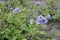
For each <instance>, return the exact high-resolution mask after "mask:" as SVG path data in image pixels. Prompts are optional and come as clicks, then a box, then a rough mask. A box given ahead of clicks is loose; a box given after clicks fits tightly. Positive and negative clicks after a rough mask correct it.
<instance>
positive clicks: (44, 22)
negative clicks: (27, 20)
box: [37, 15, 48, 24]
mask: <svg viewBox="0 0 60 40" xmlns="http://www.w3.org/2000/svg"><path fill="white" fill-rule="evenodd" d="M47 22H48V20H47V19H46V18H45V17H43V16H42V15H39V16H38V19H37V24H46V23H47Z"/></svg>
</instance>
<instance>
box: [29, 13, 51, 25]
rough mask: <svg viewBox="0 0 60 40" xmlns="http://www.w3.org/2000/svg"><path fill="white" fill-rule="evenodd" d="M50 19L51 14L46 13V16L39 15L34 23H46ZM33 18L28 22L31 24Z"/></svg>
mask: <svg viewBox="0 0 60 40" xmlns="http://www.w3.org/2000/svg"><path fill="white" fill-rule="evenodd" d="M50 19H51V15H50V14H48V15H47V16H46V17H44V16H42V15H39V16H38V18H37V21H36V23H37V24H47V22H48V20H50ZM33 21H34V20H33V19H31V20H30V24H33Z"/></svg>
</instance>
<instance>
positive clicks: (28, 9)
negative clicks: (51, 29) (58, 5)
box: [0, 0, 60, 40]
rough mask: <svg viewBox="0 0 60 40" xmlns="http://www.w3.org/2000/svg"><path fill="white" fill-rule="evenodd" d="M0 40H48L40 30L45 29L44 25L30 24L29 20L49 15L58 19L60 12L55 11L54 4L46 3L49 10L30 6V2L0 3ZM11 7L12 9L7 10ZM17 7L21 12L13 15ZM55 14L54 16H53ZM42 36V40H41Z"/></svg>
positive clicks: (15, 0) (20, 0) (10, 1)
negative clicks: (41, 15)
mask: <svg viewBox="0 0 60 40" xmlns="http://www.w3.org/2000/svg"><path fill="white" fill-rule="evenodd" d="M0 2H1V4H0V40H4V39H8V40H50V37H49V38H45V37H44V36H45V35H46V31H44V30H40V28H41V27H42V28H43V29H44V28H46V25H37V24H36V23H34V24H32V25H31V24H30V23H29V20H30V18H33V19H35V20H36V19H37V16H38V15H40V14H43V15H44V16H46V15H48V14H49V13H50V14H51V15H52V18H53V19H54V20H56V19H59V18H60V12H58V11H57V10H55V2H53V1H51V2H50V3H48V5H49V6H50V9H49V8H46V7H42V6H38V5H37V4H34V5H32V3H31V2H30V0H8V1H6V2H3V1H0ZM9 6H12V9H10V8H9ZM15 7H18V8H19V9H20V10H21V12H19V13H14V12H13V10H14V8H15ZM54 14H55V15H54ZM41 36H42V38H41Z"/></svg>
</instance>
